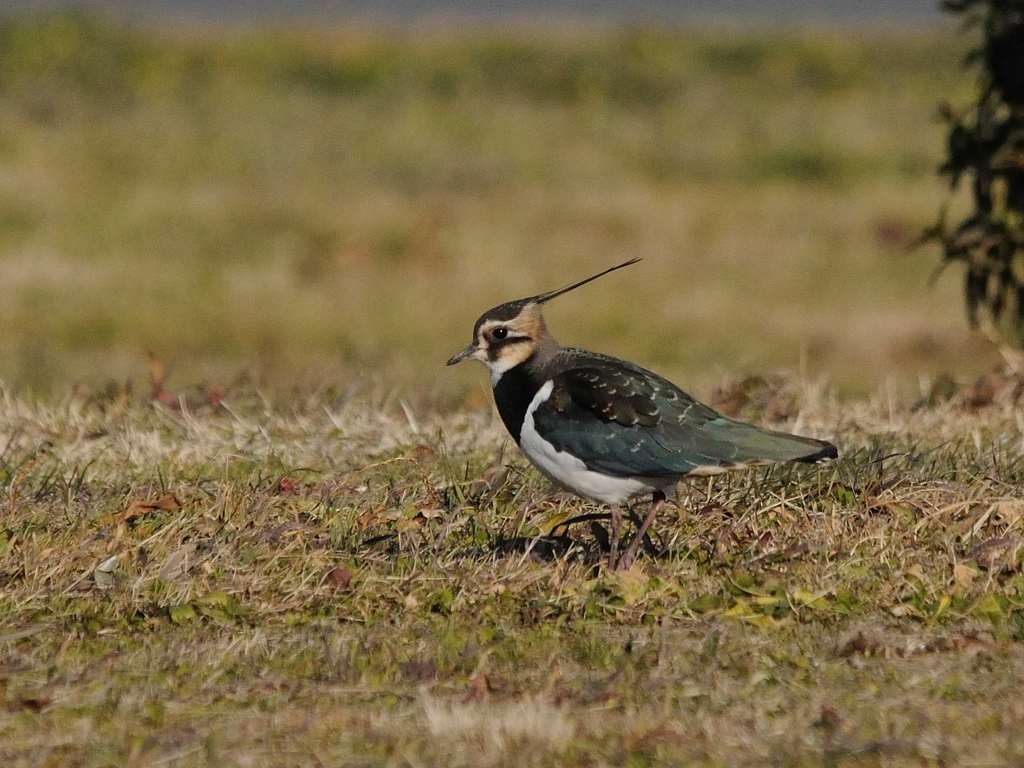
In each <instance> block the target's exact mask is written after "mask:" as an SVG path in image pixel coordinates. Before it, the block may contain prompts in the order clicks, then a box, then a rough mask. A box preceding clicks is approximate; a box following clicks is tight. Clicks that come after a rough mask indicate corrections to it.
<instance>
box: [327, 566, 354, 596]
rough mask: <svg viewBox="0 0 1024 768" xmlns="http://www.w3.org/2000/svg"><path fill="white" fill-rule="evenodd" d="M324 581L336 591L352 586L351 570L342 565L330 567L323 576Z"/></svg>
mask: <svg viewBox="0 0 1024 768" xmlns="http://www.w3.org/2000/svg"><path fill="white" fill-rule="evenodd" d="M324 581H326V582H327V583H328V584H329V585H330V586H331V587H333V588H334V590H335V591H336V592H344V591H346V590H347V589H348V588H349V587H350V586H352V572H351V571H350V570H349V569H348V568H346V567H345V566H343V565H339V566H336V567H334V568H331V570H329V571H328V572H327V573H326V574H325V576H324Z"/></svg>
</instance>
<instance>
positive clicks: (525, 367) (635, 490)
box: [448, 259, 838, 569]
mask: <svg viewBox="0 0 1024 768" xmlns="http://www.w3.org/2000/svg"><path fill="white" fill-rule="evenodd" d="M639 260H640V259H631V260H629V261H627V262H624V263H622V264H618V265H616V266H614V267H611V268H610V269H606V270H604V271H603V272H599V273H598V274H596V275H593V276H591V277H588V278H586V279H585V280H580V281H579V282H576V283H573V284H571V285H568V286H566V287H564V288H558V289H557V290H554V291H548V292H547V293H541V294H539V295H537V296H531V297H529V298H526V299H519V300H518V301H510V302H508V303H506V304H501V305H499V306H497V307H494V308H493V309H489V310H487V312H485V313H484V314H483V315H481V316H480V319H479V320H477V321H476V325H474V326H473V340H472V341H471V342H470V343H469V344H468V345H467V346H466V348H465V349H463V350H462V351H460V352H458V353H456V354H455V355H453V356H452V357H451V359H449V360H448V365H455V364H456V363H460V362H462V361H463V360H479V361H480V362H482V363H484V364H485V365H486V366H487V367H488V368H489V369H490V372H491V386H492V387H493V389H494V402H495V404H496V405H497V407H498V413H499V414H500V415H501V420H502V421H503V422H504V423H505V426H506V427H507V428H508V431H509V432H510V433H511V434H512V437H513V438H515V441H516V443H517V444H518V445H519V447H520V448H521V449H522V451H523V453H525V454H526V456H527V458H529V459H530V461H531V462H532V463H533V465H534V466H535V467H537V469H539V470H540V471H541V472H542V473H544V474H545V475H546V476H547V477H549V478H550V479H551V480H553V481H555V483H557V484H558V485H561V486H564V487H566V488H568V489H570V490H571V491H573V492H575V493H576V494H578V495H580V496H584V497H586V498H588V499H592V500H594V501H598V502H602V503H604V504H607V505H608V506H609V507H611V538H610V545H611V546H610V549H611V552H610V555H609V565H610V567H612V568H623V569H625V568H629V567H630V566H631V565H632V563H633V561H634V560H635V559H636V556H637V553H638V551H639V547H640V544H641V542H642V541H643V538H644V535H645V534H646V533H647V529H648V528H649V527H650V525H651V523H652V522H653V521H654V518H655V517H656V516H657V514H658V511H659V509H661V507H662V505H663V504H664V502H665V499H666V494H668V493H670V492H672V491H674V489H675V486H676V484H677V483H678V482H679V480H681V479H682V478H684V477H701V476H709V475H717V474H720V473H723V472H729V471H733V470H738V469H744V468H747V467H754V466H759V465H764V464H773V463H778V462H794V461H796V462H806V463H813V462H818V461H822V460H825V459H832V458H836V456H837V455H838V452H837V451H836V447H835V446H834V445H832V444H831V443H828V442H825V441H824V440H816V439H814V438H811V437H800V436H797V435H791V434H787V433H785V432H775V431H772V430H768V429H762V428H761V427H756V426H754V425H752V424H746V423H744V422H741V421H736V420H735V419H731V418H728V417H727V416H723V415H722V414H720V413H718V412H717V411H715V410H714V409H713V408H710V407H709V406H707V405H704V404H703V403H700V402H698V401H697V400H695V399H694V398H693V397H691V396H690V395H688V394H686V392H683V391H682V390H681V389H679V387H677V386H676V385H675V384H673V383H672V382H670V381H668V380H667V379H664V378H662V377H661V376H659V375H658V374H656V373H652V372H651V371H648V370H646V369H644V368H641V367H640V366H637V365H633V364H632V363H628V362H626V361H625V360H618V359H616V358H614V357H608V356H606V355H600V354H597V353H595V352H587V351H585V350H582V349H574V348H572V347H563V346H561V345H560V344H559V343H558V342H557V341H555V339H554V338H553V337H552V336H551V334H550V333H548V329H547V326H546V325H545V324H544V316H543V314H542V310H543V307H544V305H545V304H546V303H547V302H549V301H551V300H552V299H554V298H556V297H558V296H561V295H563V294H565V293H568V292H569V291H572V290H575V289H576V288H579V287H580V286H583V285H586V284H587V283H589V282H591V281H593V280H596V279H597V278H599V277H602V276H604V275H606V274H608V273H609V272H614V271H615V270H617V269H622V268H623V267H627V266H629V265H631V264H635V263H636V262H638V261H639ZM641 494H652V499H653V500H652V503H651V508H650V509H649V510H648V513H647V515H646V517H645V518H644V519H643V521H642V522H641V523H640V525H639V528H638V530H637V534H636V536H635V538H634V539H633V540H632V541H631V542H630V544H629V546H628V547H627V548H626V550H625V551H624V552H623V554H622V556H621V557H619V534H620V530H621V526H622V506H623V505H624V504H626V503H627V502H628V501H630V500H631V499H634V498H635V497H638V496H640V495H641Z"/></svg>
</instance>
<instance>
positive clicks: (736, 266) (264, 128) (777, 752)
mask: <svg viewBox="0 0 1024 768" xmlns="http://www.w3.org/2000/svg"><path fill="white" fill-rule="evenodd" d="M964 47H965V46H964V42H963V41H962V40H954V39H953V38H951V37H949V36H947V35H946V34H945V33H943V32H941V31H938V30H925V31H911V30H900V29H894V30H889V31H884V32H883V31H863V30H862V31H857V32H856V33H853V32H851V31H849V30H831V31H829V30H810V31H804V32H800V31H793V32H779V31H772V32H751V31H736V30H732V31H730V30H725V29H723V30H713V31H698V30H694V29H686V28H679V29H668V30H661V31H655V30H646V29H628V30H627V29H618V28H607V27H595V28H589V29H570V28H568V27H546V28H527V27H520V28H515V29H510V30H498V29H495V28H493V27H492V28H476V29H469V30H460V31H454V32H453V31H444V32H442V31H439V30H437V29H431V28H419V29H396V28H390V29H384V28H379V29H356V28H345V29H317V30H313V29H300V28H287V29H286V28H274V29H269V28H264V29H253V30H248V31H245V30H239V29H214V28H209V29H189V28H183V27H179V28H170V29H164V30H154V29H148V28H144V27H123V26H118V25H113V24H110V23H107V22H104V21H102V20H98V19H96V18H94V17H90V16H83V15H76V14H70V15H69V14H58V15H42V16H25V15H20V16H19V15H6V16H4V15H0V127H2V130H0V284H2V285H3V286H4V291H3V301H2V302H0V328H2V333H0V381H4V382H6V383H5V384H4V385H2V386H0V760H2V762H3V764H4V765H5V766H12V767H15V768H16V767H17V766H29V765H32V766H35V765H50V766H89V767H92V766H97V767H99V766H110V765H145V766H158V765H182V766H203V765H210V766H214V765H215V766H224V765H229V766H280V765H316V766H319V765H333V766H353V767H354V766H369V765H391V766H406V765H408V766H421V765H446V766H512V765H515V766H533V765H536V766H556V765H581V766H582V765H586V766H630V767H631V768H639V767H640V766H655V765H681V764H686V765H707V766H732V765H782V766H802V765H815V766H818V765H826V766H852V765H878V766H902V765H914V766H920V765H936V766H938V765H1005V764H1012V763H1015V762H1021V761H1022V760H1024V745H1022V743H1021V741H1020V740H1019V739H1018V738H1016V736H1015V734H1016V733H1019V732H1020V731H1021V728H1022V726H1024V708H1022V706H1021V705H1020V703H1019V699H1020V696H1019V684H1018V681H1019V680H1020V679H1021V675H1022V674H1024V653H1022V651H1021V648H1022V644H1021V639H1022V636H1024V572H1022V570H1021V562H1022V553H1024V535H1022V534H1021V526H1022V524H1024V523H1022V521H1024V502H1022V499H1021V493H1020V488H1021V487H1022V483H1024V464H1022V463H1021V454H1022V448H1024V424H1022V422H1021V418H1020V387H1019V382H1014V381H1013V380H1011V379H1006V378H1005V377H1001V376H999V375H990V376H988V377H987V378H985V379H982V380H979V381H978V382H977V383H976V384H974V385H973V386H970V387H967V388H964V387H963V381H964V380H973V379H974V378H975V377H976V376H977V375H978V374H979V373H980V372H982V371H985V370H988V369H990V368H991V366H992V364H993V362H994V361H995V359H996V355H995V353H994V352H993V351H992V350H991V349H990V348H989V347H987V346H986V345H985V344H984V343H983V342H980V341H979V340H978V339H977V338H975V337H973V336H972V335H971V334H970V333H969V332H968V330H967V329H966V328H965V323H964V320H963V313H962V311H961V309H960V307H961V299H960V288H959V286H958V284H957V280H956V279H955V278H954V277H953V276H946V277H944V278H942V279H941V280H939V282H938V283H937V284H936V285H935V286H934V287H932V288H931V289H929V288H927V284H928V277H929V275H930V273H931V272H932V270H933V268H934V266H935V263H936V261H937V254H934V253H928V252H926V251H924V252H913V253H908V252H907V246H908V244H909V243H910V242H911V241H912V240H913V239H914V238H915V236H916V235H917V233H918V232H919V231H920V229H921V228H923V227H924V226H925V225H927V224H929V223H930V222H931V221H933V220H934V218H935V215H936V212H937V210H938V207H939V204H940V202H941V201H942V200H943V199H944V197H945V191H944V190H943V189H942V188H941V186H940V183H939V182H938V181H937V180H936V178H935V176H934V171H933V168H934V167H935V166H936V165H937V164H938V162H939V160H940V155H941V151H942V133H943V129H942V127H941V126H940V125H938V124H937V123H935V122H934V121H933V120H932V115H933V113H934V108H935V104H936V102H937V101H938V100H939V99H940V98H942V97H943V96H947V97H951V98H953V99H954V100H956V99H957V98H958V97H959V96H960V95H965V94H966V93H967V89H968V88H969V86H970V83H969V81H968V80H967V79H966V78H965V76H964V75H963V74H962V72H961V71H960V69H959V68H958V66H957V60H958V58H959V55H960V52H961V51H962V50H963V48H964ZM955 204H956V203H955ZM627 255H629V256H632V255H640V256H643V257H644V259H645V260H644V262H643V263H642V264H641V265H639V266H637V267H634V268H632V269H630V270H629V271H627V272H623V273H621V274H620V275H617V276H616V277H615V278H614V282H612V280H611V279H609V280H608V281H606V282H605V281H602V282H601V283H597V284H595V285H594V286H592V287H588V288H587V289H586V291H587V292H586V293H582V292H581V293H579V294H576V295H575V296H574V297H572V298H566V299H565V300H564V302H559V303H555V304H553V305H552V306H551V308H550V313H549V322H550V325H551V327H552V329H553V331H554V333H555V334H556V335H557V336H558V337H559V338H561V339H562V340H564V341H566V342H572V343H578V344H581V345H585V346H589V347H593V348H597V349H600V350H603V351H607V352H611V353H614V354H620V355H622V356H624V357H628V358H630V359H633V360H636V361H637V362H640V363H642V364H645V365H648V366H651V367H655V368H656V369H658V370H659V371H660V372H663V373H665V374H667V375H669V376H671V377H672V378H673V379H675V380H678V381H680V383H684V384H685V385H686V386H687V387H688V388H692V389H693V390H694V391H695V392H696V393H697V394H700V395H703V396H705V397H706V398H709V399H711V400H713V401H714V402H715V403H717V404H718V405H719V407H722V408H725V409H728V410H729V411H730V412H733V413H737V414H739V415H740V416H742V417H745V418H750V419H755V420H758V421H759V422H762V423H768V424H772V425H775V426H778V427H780V428H786V429H793V430H798V431H800V432H802V433H807V434H814V435H819V436H822V437H827V438H829V439H832V440H834V441H835V442H836V443H837V444H838V445H839V446H840V448H841V450H842V458H841V460H840V461H839V462H838V463H835V464H833V465H829V466H824V467H817V468H799V469H793V468H783V469H774V470H771V471H757V472H752V473H748V474H741V475H736V476H729V477H726V478H720V479H718V480H716V481H715V482H714V483H712V484H706V483H704V482H701V483H697V484H693V485H686V486H683V487H682V488H681V493H680V498H679V505H678V507H676V508H670V509H669V511H667V512H666V513H665V514H664V515H662V517H661V519H659V521H658V523H657V525H656V527H655V529H654V535H653V537H652V546H651V549H652V550H653V552H649V553H647V554H645V555H644V556H643V557H642V558H641V560H640V561H639V563H638V564H637V566H636V567H635V568H634V569H632V570H631V571H629V572H627V573H622V574H610V573H608V572H606V571H605V570H604V569H603V568H602V567H601V563H602V562H603V560H604V558H605V552H604V551H603V533H602V530H601V528H600V527H599V526H596V527H592V526H589V525H587V524H585V523H580V524H577V525H575V526H573V527H572V528H571V529H570V530H569V531H566V530H565V526H564V525H562V524H563V523H565V522H566V521H567V520H568V519H570V518H571V517H573V516H575V515H579V514H594V513H597V512H599V511H600V510H596V509H594V508H592V507H590V506H588V505H587V504H585V503H583V502H581V501H579V500H576V499H572V498H567V497H565V496H562V495H559V494H552V492H551V490H550V489H549V488H548V487H547V486H546V484H545V483H544V482H543V481H542V480H541V479H540V478H539V476H538V475H537V474H536V473H535V472H534V471H533V470H531V469H529V468H528V467H527V466H526V464H525V463H524V461H523V459H522V458H521V456H520V455H519V454H518V452H517V451H516V450H515V448H514V446H513V445H511V444H510V442H509V440H508V438H507V437H506V436H505V434H504V432H503V430H502V428H501V425H500V423H499V422H498V421H497V420H496V419H495V417H494V415H493V413H492V411H491V408H490V405H489V394H488V393H487V392H486V389H484V388H483V384H482V381H483V380H482V376H483V374H482V372H481V371H479V370H477V371H470V370H467V371H459V372H453V371H446V370H444V369H443V367H442V365H441V364H442V361H443V360H444V359H445V358H446V357H447V356H448V355H450V354H451V353H452V352H453V351H455V350H456V349H458V348H459V347H461V346H462V345H463V344H464V343H465V341H466V340H468V334H469V331H470V328H471V324H472V321H473V320H474V319H475V317H476V316H477V315H478V314H479V313H480V312H481V311H482V310H484V309H486V308H487V307H489V306H491V305H493V304H496V303H498V302H500V301H504V300H507V299H510V298H513V297H517V296H523V295H529V294H532V293H536V292H538V291H540V290H544V289H547V288H551V287H554V286H557V285H559V284H562V283H565V282H567V281H568V280H569V279H570V278H572V277H577V276H580V275H583V274H589V273H591V272H593V271H595V270H596V269H597V268H600V267H603V266H605V265H608V264H612V263H615V262H616V261H619V260H621V259H622V258H623V257H624V256H627ZM147 367H148V369H149V374H150V379H151V381H148V382H147V381H146V379H145V375H144V374H145V373H146V371H147ZM775 369H782V370H783V371H784V372H783V373H772V371H773V370H775ZM793 370H799V371H800V373H799V375H797V374H794V373H792V371H793ZM766 371H767V372H768V373H765V372H766ZM786 371H788V372H786ZM749 372H753V373H755V374H760V375H759V376H754V377H748V376H745V374H747V373H749ZM947 373H951V374H952V376H946V375H944V374H947ZM723 382H725V383H724V384H723ZM189 383H193V384H192V385H191V386H187V385H188V384H189ZM147 387H149V392H148V396H147V392H146V389H147Z"/></svg>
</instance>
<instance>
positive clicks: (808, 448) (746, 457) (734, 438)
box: [721, 420, 839, 464]
mask: <svg viewBox="0 0 1024 768" xmlns="http://www.w3.org/2000/svg"><path fill="white" fill-rule="evenodd" d="M721 432H722V433H727V435H728V436H727V439H728V441H729V442H730V443H732V444H733V445H734V446H736V449H737V456H736V458H737V459H738V460H739V461H741V462H745V463H751V464H754V463H768V462H785V461H799V462H802V463H806V464H814V463H817V462H819V461H825V460H827V459H835V458H838V457H839V451H838V450H837V449H836V447H835V446H834V445H832V443H829V442H826V441H825V440H818V439H817V438H813V437H801V436H800V435H791V434H789V433H788V432H777V431H775V430H771V429H763V428H762V427H755V426H754V425H752V424H744V423H743V422H740V421H732V420H729V422H728V423H727V425H725V426H724V427H722V428H721ZM723 436H725V434H723Z"/></svg>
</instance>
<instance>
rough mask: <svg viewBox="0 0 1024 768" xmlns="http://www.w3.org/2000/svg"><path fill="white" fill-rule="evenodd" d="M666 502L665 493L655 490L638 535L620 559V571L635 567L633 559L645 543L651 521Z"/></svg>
mask: <svg viewBox="0 0 1024 768" xmlns="http://www.w3.org/2000/svg"><path fill="white" fill-rule="evenodd" d="M664 504H665V494H664V493H662V492H661V491H655V492H654V498H653V499H652V500H651V508H650V509H649V510H647V516H646V517H645V518H644V520H643V522H642V523H640V528H639V529H637V532H636V536H635V537H633V540H632V541H631V542H629V546H628V547H627V548H626V551H625V552H623V553H622V557H621V558H620V559H619V562H618V564H617V565H616V568H617V569H618V570H620V571H626V570H629V569H630V568H632V567H633V561H634V560H636V556H637V553H638V552H639V551H640V545H641V544H643V541H644V536H645V535H647V529H648V528H650V527H651V523H653V522H654V518H656V517H657V516H658V512H660V511H661V508H662V507H663V506H664Z"/></svg>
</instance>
